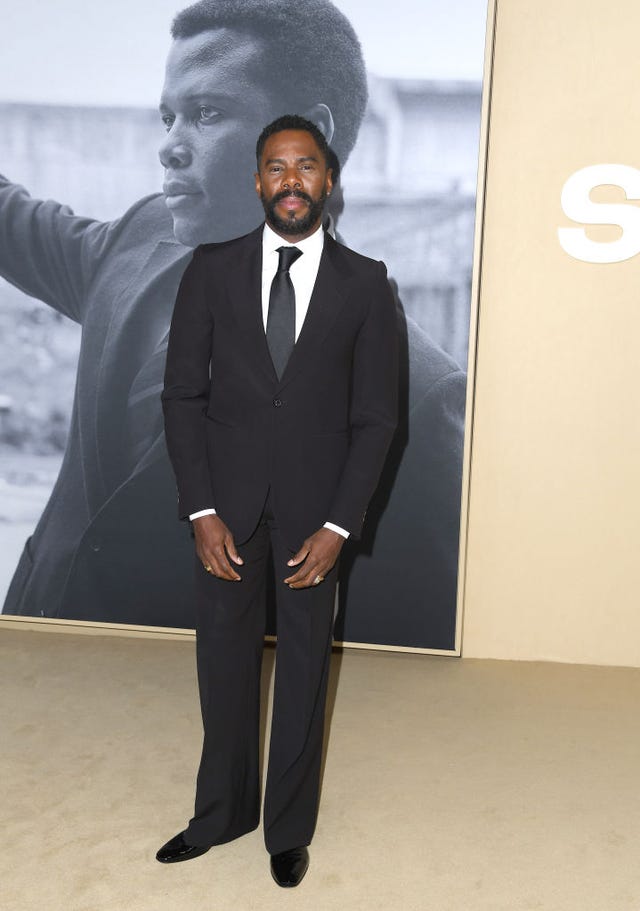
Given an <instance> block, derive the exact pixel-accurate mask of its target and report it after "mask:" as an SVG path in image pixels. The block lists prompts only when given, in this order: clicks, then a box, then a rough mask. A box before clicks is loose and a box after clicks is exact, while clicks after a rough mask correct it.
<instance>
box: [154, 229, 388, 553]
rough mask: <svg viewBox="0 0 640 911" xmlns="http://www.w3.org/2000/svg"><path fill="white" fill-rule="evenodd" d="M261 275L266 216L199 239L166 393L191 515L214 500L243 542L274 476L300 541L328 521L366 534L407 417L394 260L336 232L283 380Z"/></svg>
mask: <svg viewBox="0 0 640 911" xmlns="http://www.w3.org/2000/svg"><path fill="white" fill-rule="evenodd" d="M261 275H262V227H260V228H258V229H256V230H255V231H253V232H252V233H251V234H248V235H246V236H245V237H242V238H239V239H236V240H233V241H230V242H227V243H223V244H210V245H204V246H201V247H198V248H197V249H196V251H195V252H194V256H193V259H192V261H191V263H190V265H189V266H188V267H187V269H186V271H185V274H184V276H183V279H182V282H181V284H180V288H179V290H178V295H177V299H176V306H175V310H174V314H173V319H172V323H171V331H170V334H169V346H168V351H167V364H166V372H165V387H164V391H163V394H162V402H163V408H164V415H165V431H166V438H167V446H168V450H169V456H170V458H171V461H172V464H173V467H174V470H175V474H176V479H177V484H178V493H179V514H180V516H181V517H182V518H185V517H187V516H188V515H189V514H190V513H192V512H195V511H197V510H199V509H204V508H206V507H209V506H214V507H215V508H216V510H217V511H218V513H219V515H220V517H221V518H222V519H223V520H224V521H225V523H226V524H227V525H228V526H229V528H230V530H231V531H232V533H233V535H234V537H235V539H236V541H237V542H238V543H242V542H243V541H245V540H247V538H249V536H250V535H251V533H252V532H253V530H254V529H255V527H256V524H257V522H258V520H259V518H260V514H261V511H262V508H263V506H264V503H265V500H266V496H267V492H268V490H269V489H271V499H272V503H273V508H274V513H275V515H276V518H277V519H278V522H279V525H280V528H281V529H282V532H283V534H284V536H285V539H286V540H287V543H288V545H289V546H290V547H291V549H292V550H297V549H298V548H299V546H300V545H301V544H302V541H303V540H304V539H305V537H307V536H308V535H310V534H312V533H313V532H314V531H316V530H317V529H318V528H320V527H321V526H322V525H323V524H324V522H327V521H329V522H333V523H335V524H336V525H339V526H341V527H342V528H345V529H347V530H348V531H349V532H350V533H351V535H353V536H354V537H358V536H359V534H360V530H361V527H362V523H363V520H364V515H365V512H366V509H367V505H368V503H369V500H370V498H371V496H372V494H373V492H374V490H375V487H376V485H377V483H378V479H379V476H380V472H381V470H382V466H383V464H384V460H385V456H386V454H387V450H388V448H389V445H390V443H391V439H392V437H393V433H394V430H395V427H396V421H397V399H398V328H397V318H396V308H395V301H394V298H393V294H392V292H391V288H390V286H389V283H388V281H387V278H386V269H385V267H384V264H382V263H379V262H375V261H374V260H371V259H368V258H366V257H364V256H361V255H359V254H357V253H354V252H353V251H352V250H349V249H348V248H347V247H344V246H342V245H341V244H339V243H337V242H336V241H334V240H333V239H332V238H331V237H330V236H329V235H325V242H324V249H323V253H322V257H321V260H320V266H319V269H318V275H317V278H316V282H315V286H314V290H313V294H312V296H311V300H310V303H309V310H308V312H307V316H306V319H305V321H304V324H303V327H302V330H301V332H300V336H299V338H298V341H297V343H296V345H295V348H294V350H293V353H292V355H291V358H290V360H289V363H288V364H287V367H286V369H285V371H284V374H283V376H282V377H281V379H280V380H278V378H277V376H276V373H275V370H274V368H273V364H272V363H271V358H270V356H269V351H268V347H267V342H266V336H265V332H264V326H263V319H262V298H261Z"/></svg>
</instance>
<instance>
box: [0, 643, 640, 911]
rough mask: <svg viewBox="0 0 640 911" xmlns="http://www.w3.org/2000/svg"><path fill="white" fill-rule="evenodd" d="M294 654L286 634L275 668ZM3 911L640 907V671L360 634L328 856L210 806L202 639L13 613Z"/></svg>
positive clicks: (1, 652) (334, 728)
mask: <svg viewBox="0 0 640 911" xmlns="http://www.w3.org/2000/svg"><path fill="white" fill-rule="evenodd" d="M272 667H273V651H272V650H271V649H269V650H267V653H266V660H265V682H266V683H267V684H268V682H269V680H270V678H271V672H272ZM0 668H1V675H2V679H1V681H0V708H1V718H0V722H1V725H2V727H1V730H2V749H1V751H0V755H1V757H2V762H1V768H0V773H1V779H0V780H1V782H2V789H3V794H2V803H1V806H2V811H1V813H2V847H1V848H0V860H1V863H2V869H1V872H0V893H1V897H0V909H2V911H32V909H33V911H35V909H38V911H41V909H43V911H169V909H171V911H253V909H256V911H258V909H260V911H271V909H279V911H280V909H283V908H295V909H297V911H333V909H336V911H337V909H340V911H359V909H363V911H364V909H367V911H368V909H372V911H376V909H394V911H395V909H399V911H532V909H544V911H623V909H625V911H626V909H628V911H639V909H640V787H639V775H640V724H638V707H639V705H640V671H638V670H626V669H610V668H593V667H575V666H562V665H544V664H515V663H506V662H491V661H470V660H456V659H448V658H432V657H424V656H414V655H396V654H391V653H373V652H356V651H352V652H346V653H343V654H336V655H335V656H334V660H333V678H332V691H331V696H332V699H331V702H332V705H331V724H330V732H329V737H328V751H327V756H326V765H325V770H324V779H323V789H322V802H321V808H320V818H319V823H318V829H317V832H316V837H315V839H314V842H313V844H312V847H311V868H310V870H309V873H308V874H307V877H306V878H305V880H304V882H303V883H302V884H301V886H300V887H299V888H298V889H295V890H287V891H285V890H282V889H279V888H278V887H277V886H276V885H275V884H274V883H273V882H272V880H271V878H270V875H269V870H268V859H267V855H266V853H265V851H264V847H263V843H262V833H261V831H260V830H258V831H256V832H255V833H252V834H251V835H248V836H245V837H244V838H241V839H239V840H238V841H236V842H233V843H231V844H228V845H225V846H223V847H220V848H215V849H213V850H211V851H210V852H209V853H208V854H206V855H204V856H203V857H200V858H198V859H196V860H193V861H189V862H187V863H183V864H175V865H171V866H162V865H160V864H158V863H157V862H156V861H155V860H154V853H155V851H156V849H157V848H158V847H159V846H160V844H162V843H163V842H164V841H165V840H166V839H167V838H169V837H170V836H172V835H173V834H175V832H177V831H178V830H179V829H181V828H182V827H183V825H184V824H185V822H186V820H187V818H188V817H189V815H190V813H191V809H192V801H193V780H194V773H195V769H196V765H197V761H198V756H199V750H200V735H201V731H200V718H199V711H198V706H197V699H196V686H195V674H194V648H193V645H192V644H191V643H190V642H176V641H158V640H148V639H127V638H117V637H104V636H86V635H66V634H65V635H58V634H55V633H50V632H33V631H31V630H15V629H10V628H9V629H7V628H1V627H0Z"/></svg>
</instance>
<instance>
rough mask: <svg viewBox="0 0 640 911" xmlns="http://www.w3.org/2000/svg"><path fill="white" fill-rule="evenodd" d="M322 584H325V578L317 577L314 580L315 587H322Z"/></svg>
mask: <svg viewBox="0 0 640 911" xmlns="http://www.w3.org/2000/svg"><path fill="white" fill-rule="evenodd" d="M321 582H324V576H316V577H315V579H314V580H313V584H314V585H320V583H321Z"/></svg>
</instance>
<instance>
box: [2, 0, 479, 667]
mask: <svg viewBox="0 0 640 911" xmlns="http://www.w3.org/2000/svg"><path fill="white" fill-rule="evenodd" d="M486 12H487V11H486V6H485V4H484V3H482V2H480V0H457V2H454V3H450V2H449V3H444V2H443V0H423V2H421V3H415V2H411V0H399V2H398V3H396V4H395V5H394V11H393V16H392V17H390V16H389V15H388V7H385V6H384V5H382V4H379V5H376V4H370V3H366V2H365V0H340V2H336V3H335V4H332V3H331V2H329V0H306V2H305V3H304V4H303V5H302V6H301V5H300V4H299V3H296V2H294V0H247V2H245V3H243V4H237V3H232V2H226V0H202V2H199V3H196V4H193V6H191V7H189V8H188V9H187V8H180V7H179V6H178V5H177V4H176V2H175V0H171V2H168V0H154V2H153V3H152V2H151V0H136V2H134V3H126V4H125V2H124V0H114V2H113V3H112V4H110V5H109V8H108V10H107V8H106V7H104V8H103V7H99V8H98V7H96V8H95V9H93V8H92V9H90V10H89V11H87V9H86V7H82V8H81V7H80V6H79V4H78V3H77V0H61V2H60V3H56V4H55V5H54V6H51V7H46V6H45V7H43V6H42V5H41V4H37V5H36V3H35V0H26V2H24V3H22V4H21V5H20V6H19V7H18V8H16V10H14V15H12V20H11V24H10V25H7V28H6V35H5V44H6V49H5V53H4V54H3V56H2V60H1V61H0V107H1V109H2V117H3V130H2V136H1V137H0V172H2V174H3V175H4V176H3V177H2V178H1V179H0V275H1V276H2V279H1V284H0V321H1V326H2V333H1V335H0V484H1V485H2V492H3V496H2V501H1V504H0V544H1V547H0V599H1V600H2V601H3V602H4V608H3V613H4V615H5V616H12V617H16V616H17V617H25V618H26V617H40V618H42V617H45V618H57V619H60V620H63V619H66V620H76V621H78V620H79V621H84V622H98V623H113V624H129V625H136V626H143V627H169V628H176V629H188V628H191V627H192V626H193V597H192V570H193V559H194V557H193V542H192V540H191V537H190V535H189V530H188V526H185V525H184V523H180V522H178V521H177V519H176V508H175V500H176V496H175V484H174V480H173V477H172V473H171V469H170V466H169V462H168V458H167V454H166V449H165V444H164V437H163V432H162V414H161V406H160V398H159V394H160V390H161V388H162V377H163V369H164V358H165V354H166V344H167V332H168V325H169V320H170V315H171V311H172V307H173V302H174V300H175V294H176V290H177V286H178V283H179V280H180V277H181V275H182V272H183V270H184V268H185V266H186V264H187V262H188V261H189V259H190V256H191V251H192V248H193V247H194V246H196V245H197V244H199V243H203V242H211V241H221V240H225V239H229V238H231V237H235V236H237V235H239V234H243V233H246V232H247V231H249V230H251V229H252V228H254V227H255V226H256V225H257V224H259V222H260V220H261V210H260V207H259V202H258V200H257V198H256V196H255V191H254V188H253V172H254V170H255V163H254V146H255V139H256V137H257V135H258V133H259V132H260V130H261V128H262V127H263V126H264V125H265V124H266V123H267V122H269V121H270V120H271V119H273V118H274V117H275V116H277V115H279V114H281V113H286V112H296V113H302V114H304V115H306V116H308V117H309V118H311V119H314V120H315V121H316V122H317V123H318V124H319V125H320V127H321V128H322V129H323V130H324V131H325V133H326V135H327V137H328V138H329V140H330V144H331V147H332V149H333V151H334V152H335V154H336V157H337V160H338V162H339V164H340V176H341V179H340V192H337V193H334V194H333V196H332V199H331V208H330V210H329V211H328V212H327V226H328V228H329V230H331V231H333V232H334V233H335V234H336V236H337V237H338V239H343V240H344V242H345V243H347V244H348V245H349V246H350V247H353V248H354V249H357V250H359V251H360V252H362V253H365V254H366V255H368V256H372V257H375V258H377V259H383V260H384V261H385V263H386V264H387V267H388V270H389V275H390V277H391V280H392V284H393V285H394V288H395V290H396V291H397V299H398V316H399V320H400V325H401V337H402V346H401V347H402V370H401V373H402V377H401V420H400V426H399V429H398V432H397V434H396V437H395V440H394V443H393V445H392V450H391V453H390V456H389V459H388V461H387V465H386V467H385V471H384V476H383V479H382V482H381V484H380V487H379V489H378V490H377V492H376V494H375V497H374V500H373V502H372V503H371V506H370V508H369V511H368V516H367V522H366V524H365V533H364V536H363V538H362V540H360V541H357V542H348V545H347V546H346V547H345V549H344V551H343V554H344V556H343V560H342V566H341V581H340V587H339V602H340V603H339V610H338V616H337V622H336V639H338V640H339V641H343V642H345V643H354V644H364V645H367V646H376V645H380V646H387V647H397V648H410V649H421V650H422V649H425V650H433V651H437V652H445V653H449V652H450V653H453V652H455V650H456V616H457V613H456V589H457V572H458V548H459V529H460V503H461V482H462V456H463V444H464V427H465V388H466V364H467V355H468V349H469V324H470V306H471V276H472V261H473V247H474V219H475V210H476V180H477V167H478V153H479V135H480V125H481V97H482V68H483V61H484V39H485V20H486ZM176 16H177V18H175V26H174V30H173V36H172V35H171V34H170V27H171V23H172V20H174V17H176ZM34 22H36V23H37V28H34ZM123 23H126V28H123ZM185 29H186V31H185ZM194 29H195V30H196V31H197V32H207V34H209V35H210V38H211V41H210V45H208V50H207V51H206V52H203V53H202V54H200V55H199V56H198V58H197V59H194V60H193V61H190V65H189V68H187V69H182V70H181V69H180V68H176V67H175V66H173V67H172V66H169V67H168V68H167V70H166V73H165V71H164V65H165V59H166V58H167V54H169V59H171V51H172V48H173V47H175V45H176V42H180V41H181V40H184V36H185V34H193V30H194ZM189 30H191V31H189ZM52 34H55V35H56V40H55V41H52V40H51V36H52ZM97 35H99V36H100V40H99V41H98V40H97V37H96V36H97ZM161 92H162V93H163V97H164V98H165V99H168V101H167V104H168V105H169V107H171V105H172V104H174V101H175V99H178V100H180V103H181V104H182V100H184V99H185V98H187V97H191V95H193V97H194V98H196V95H198V93H200V95H198V97H197V98H196V100H195V101H193V103H192V106H191V109H190V112H188V111H187V109H186V107H183V108H180V110H181V114H180V117H182V116H184V117H193V118H196V120H197V123H198V130H199V133H198V135H199V136H200V137H201V139H202V141H199V142H198V144H197V147H196V146H195V145H190V144H189V142H187V141H186V140H182V139H181V137H180V136H179V135H177V131H179V123H180V118H179V117H175V116H174V115H171V116H170V117H169V116H167V109H166V106H165V108H163V110H162V111H160V112H159V110H158V102H159V99H160V95H161ZM190 92H191V95H190V94H189V93H190ZM194 93H195V94H194ZM202 93H206V99H205V101H203V100H202V98H201V97H200V96H201V95H202ZM198 99H199V100H198ZM176 103H177V102H176ZM190 103H191V102H190ZM168 167H172V168H178V167H179V168H181V169H182V170H183V172H184V173H185V174H188V175H189V177H190V179H193V181H194V182H195V183H194V185H195V184H197V186H198V188H199V189H198V194H194V195H197V197H198V198H197V200H196V202H195V204H194V205H193V206H192V207H191V208H190V209H189V210H188V211H185V210H184V209H180V212H179V214H177V212H176V210H175V209H173V210H172V211H170V210H169V209H168V208H167V206H166V201H165V198H164V196H163V193H162V185H163V168H165V169H166V168H168Z"/></svg>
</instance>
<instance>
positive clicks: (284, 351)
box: [267, 247, 302, 379]
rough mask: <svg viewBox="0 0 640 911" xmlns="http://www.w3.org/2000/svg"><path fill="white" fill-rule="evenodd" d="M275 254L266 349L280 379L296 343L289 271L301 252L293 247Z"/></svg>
mask: <svg viewBox="0 0 640 911" xmlns="http://www.w3.org/2000/svg"><path fill="white" fill-rule="evenodd" d="M278 253H279V254H280V261H279V262H278V271H277V272H276V274H275V275H274V277H273V281H272V283H271V293H270V294H269V313H268V315H267V345H268V346H269V353H270V354H271V360H272V361H273V366H274V367H275V368H276V373H277V375H278V379H280V378H281V377H282V374H283V373H284V368H285V367H286V366H287V361H288V360H289V357H290V356H291V352H292V351H293V346H294V345H295V341H296V295H295V291H294V290H293V283H292V281H291V276H290V275H289V269H290V268H291V266H292V265H293V264H294V262H295V261H296V260H297V258H298V257H299V256H302V250H298V248H297V247H279V248H278Z"/></svg>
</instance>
